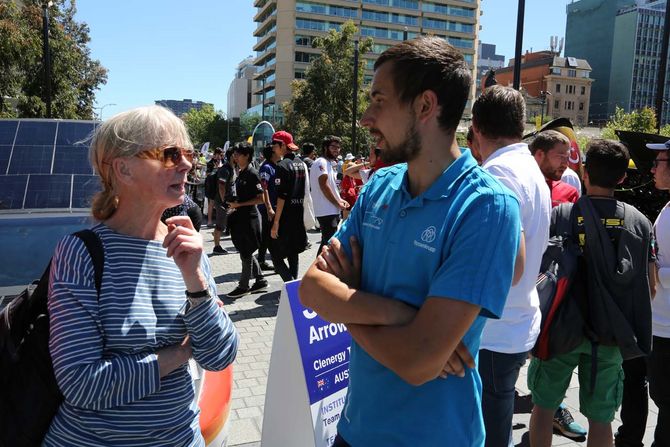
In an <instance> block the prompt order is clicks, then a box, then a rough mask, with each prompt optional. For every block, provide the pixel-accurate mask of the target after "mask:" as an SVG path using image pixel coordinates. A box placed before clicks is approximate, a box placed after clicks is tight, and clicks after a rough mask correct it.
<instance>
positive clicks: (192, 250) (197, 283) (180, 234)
mask: <svg viewBox="0 0 670 447" xmlns="http://www.w3.org/2000/svg"><path fill="white" fill-rule="evenodd" d="M165 223H166V224H167V227H168V234H167V236H165V239H164V240H163V247H165V248H166V249H167V256H168V257H169V258H172V259H174V263H175V264H177V267H179V270H180V271H181V274H182V276H183V278H184V283H185V284H186V290H188V291H189V292H198V291H201V290H205V289H207V288H208V287H209V283H208V281H207V278H205V276H204V274H203V273H202V270H201V268H200V261H201V259H202V253H203V250H204V248H203V245H202V236H200V233H198V232H197V231H195V229H194V228H193V223H192V222H191V219H190V218H189V217H188V216H174V217H170V218H169V219H167V220H166V221H165Z"/></svg>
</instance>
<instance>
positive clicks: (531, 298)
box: [480, 143, 551, 354]
mask: <svg viewBox="0 0 670 447" xmlns="http://www.w3.org/2000/svg"><path fill="white" fill-rule="evenodd" d="M482 168H484V169H485V170H486V171H488V172H489V174H492V175H493V176H495V177H496V178H497V179H498V180H500V182H501V183H502V184H504V185H505V186H507V187H508V188H509V189H510V190H511V191H512V192H513V193H514V195H516V196H517V198H518V199H519V203H520V205H521V227H522V229H523V236H524V239H525V242H526V263H525V264H524V269H523V275H522V276H521V280H520V281H519V282H518V283H517V285H516V286H513V287H512V288H510V290H509V293H508V294H507V301H506V303H505V308H504V310H503V314H502V317H501V318H500V319H499V320H492V319H491V320H487V322H486V325H485V326H484V332H483V333H482V341H481V345H480V349H488V350H490V351H494V352H502V353H505V354H516V353H520V352H526V351H530V350H531V349H532V348H533V346H534V345H535V340H536V339H537V336H538V335H539V333H540V323H541V320H542V314H541V312H540V300H539V298H538V295H537V290H536V289H535V282H536V280H537V275H538V272H539V271H540V263H541V261H542V255H543V254H544V250H545V249H546V248H547V243H548V241H549V225H550V221H551V196H550V193H549V188H548V187H547V182H546V181H545V179H544V175H542V171H540V168H539V166H538V165H537V162H536V161H535V158H533V156H532V155H531V154H530V151H529V150H528V145H527V144H525V143H517V144H511V145H509V146H505V147H503V148H500V149H498V150H497V151H495V152H494V153H493V154H491V156H490V157H489V158H487V159H486V160H485V161H484V163H483V164H482ZM492 231H493V229H492Z"/></svg>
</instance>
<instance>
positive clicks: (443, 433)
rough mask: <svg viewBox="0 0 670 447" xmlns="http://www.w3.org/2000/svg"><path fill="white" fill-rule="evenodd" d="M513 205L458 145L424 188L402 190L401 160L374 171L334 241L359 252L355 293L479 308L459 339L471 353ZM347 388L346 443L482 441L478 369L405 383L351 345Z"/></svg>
mask: <svg viewBox="0 0 670 447" xmlns="http://www.w3.org/2000/svg"><path fill="white" fill-rule="evenodd" d="M520 231H521V230H520V224H519V202H518V200H517V199H516V197H514V195H513V194H512V193H511V192H510V191H509V190H508V189H507V188H505V187H504V186H503V185H502V184H501V183H499V182H498V180H496V179H495V178H494V177H492V176H491V175H489V174H488V173H486V172H485V171H484V170H482V169H481V168H480V167H478V166H477V163H476V161H475V159H474V158H473V157H472V155H471V154H470V151H466V152H465V153H464V154H463V155H461V156H460V157H459V158H458V159H457V160H456V161H454V162H453V163H452V164H451V165H450V166H449V167H448V168H447V169H446V170H445V171H444V172H443V173H442V175H441V176H440V177H439V178H438V179H437V180H436V181H435V182H434V183H433V185H431V187H430V188H429V189H428V190H426V191H425V192H424V193H423V194H421V195H419V196H417V197H412V196H411V195H410V194H409V192H408V184H407V165H406V164H404V163H403V164H398V165H395V166H391V167H389V168H385V169H381V170H379V171H377V173H376V174H375V176H374V177H373V180H372V181H371V182H369V183H368V184H367V185H366V186H365V187H364V188H363V191H362V192H361V194H360V196H359V198H358V201H357V202H356V205H355V206H354V208H353V209H352V211H351V214H350V215H349V218H348V219H347V220H346V221H345V223H344V224H343V225H342V228H341V229H340V231H339V232H338V233H337V234H336V237H337V238H338V239H339V240H340V241H341V242H342V243H343V245H344V247H345V250H346V251H347V253H348V254H349V255H351V249H350V245H349V237H350V236H356V237H357V239H358V240H359V242H360V243H361V246H362V249H363V260H362V261H363V263H362V265H363V267H362V278H361V289H362V290H365V291H367V292H372V293H375V294H378V295H381V296H385V297H388V298H389V299H396V300H401V301H404V302H406V303H408V304H410V305H412V306H415V307H417V308H418V307H421V305H422V304H423V302H424V301H425V300H426V298H427V297H448V298H452V299H457V300H463V301H467V302H469V303H473V304H476V305H477V306H480V307H481V313H480V316H479V317H477V319H476V320H475V322H474V324H473V325H472V327H471V328H470V329H469V330H468V332H467V333H466V335H465V337H464V342H465V343H466V345H467V346H468V348H469V350H470V352H471V353H477V352H478V351H479V339H480V336H481V332H482V329H483V326H484V322H485V320H486V318H499V317H500V315H501V314H502V311H503V307H504V305H505V297H506V296H507V292H508V290H509V288H510V285H511V282H512V276H513V270H514V260H515V258H516V253H517V247H518V239H519V234H520ZM349 372H350V375H349V389H348V393H347V400H346V404H345V407H344V409H343V411H342V416H341V418H340V421H339V425H338V432H339V433H340V434H341V436H342V437H343V438H344V439H345V440H346V441H347V442H348V443H349V444H351V445H353V446H354V447H357V446H370V445H385V446H386V445H388V446H391V445H392V446H405V445H406V446H437V445H455V446H461V447H466V446H481V445H484V423H483V419H482V414H481V380H480V378H479V374H478V373H477V369H476V368H475V369H472V370H469V369H468V370H467V371H466V374H465V377H464V378H458V377H455V376H450V377H449V378H447V379H446V380H445V379H439V378H438V379H435V380H432V381H430V382H428V383H426V384H424V385H421V386H412V385H410V384H408V383H406V382H405V381H403V380H402V379H401V378H400V377H399V376H397V375H396V374H395V373H394V372H393V371H391V370H390V369H388V368H386V367H385V366H383V365H382V364H380V363H378V362H377V361H376V360H374V359H373V358H372V357H370V356H369V355H368V354H367V353H366V352H365V351H364V350H363V349H362V348H361V347H360V346H359V345H358V344H357V343H356V342H354V341H352V349H351V361H350V364H349Z"/></svg>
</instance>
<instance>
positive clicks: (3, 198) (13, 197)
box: [0, 175, 28, 210]
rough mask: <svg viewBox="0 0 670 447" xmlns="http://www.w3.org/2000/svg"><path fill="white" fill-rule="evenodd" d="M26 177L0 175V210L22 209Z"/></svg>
mask: <svg viewBox="0 0 670 447" xmlns="http://www.w3.org/2000/svg"><path fill="white" fill-rule="evenodd" d="M27 183H28V176H27V175H0V209H3V210H6V209H12V210H16V209H21V208H23V197H24V196H25V194H26V184H27Z"/></svg>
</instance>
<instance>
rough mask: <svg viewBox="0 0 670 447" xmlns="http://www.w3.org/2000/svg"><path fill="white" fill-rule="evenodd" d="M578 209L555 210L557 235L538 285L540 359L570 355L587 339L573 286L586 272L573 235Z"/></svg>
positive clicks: (551, 241) (544, 259) (537, 348)
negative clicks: (573, 224)
mask: <svg viewBox="0 0 670 447" xmlns="http://www.w3.org/2000/svg"><path fill="white" fill-rule="evenodd" d="M576 209H577V208H576V205H573V204H572V203H565V204H561V205H559V206H558V207H556V208H555V209H554V211H553V213H554V215H553V216H552V217H553V218H555V221H554V234H555V235H554V236H552V237H551V238H550V239H549V243H548V245H547V248H546V250H545V252H544V255H543V256H542V262H541V264H540V274H539V275H538V277H537V281H536V284H535V287H536V290H537V293H538V297H539V300H540V311H541V312H542V322H541V323H540V335H539V336H538V338H537V341H536V342H535V346H534V347H533V350H532V354H533V355H534V356H535V357H537V358H539V359H540V360H549V359H551V358H553V357H555V356H557V355H560V354H565V353H568V352H570V351H572V350H573V349H575V348H576V347H577V346H579V344H580V343H581V342H582V340H583V338H584V333H583V328H584V320H583V317H582V312H581V309H580V307H579V303H578V300H577V296H578V294H576V293H575V292H576V290H575V287H574V285H575V280H576V278H577V275H578V272H579V271H583V260H582V259H581V250H580V248H579V246H578V244H577V243H576V241H575V239H574V237H573V234H572V222H573V219H574V218H575V215H574V213H575V211H576Z"/></svg>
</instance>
